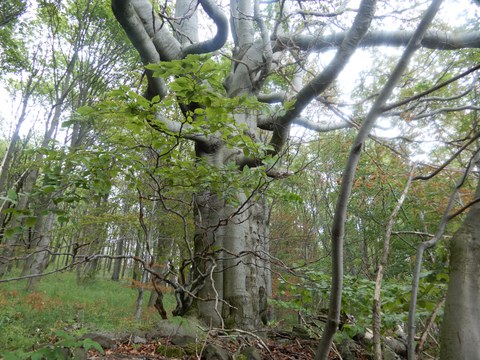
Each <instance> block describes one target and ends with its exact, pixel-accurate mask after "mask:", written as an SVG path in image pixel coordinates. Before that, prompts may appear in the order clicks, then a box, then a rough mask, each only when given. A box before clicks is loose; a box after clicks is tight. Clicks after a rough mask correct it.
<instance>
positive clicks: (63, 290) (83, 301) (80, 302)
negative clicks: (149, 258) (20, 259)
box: [0, 273, 174, 353]
mask: <svg viewBox="0 0 480 360" xmlns="http://www.w3.org/2000/svg"><path fill="white" fill-rule="evenodd" d="M129 285H130V284H129V283H126V282H118V283H116V282H113V281H111V280H107V279H101V278H97V279H95V280H94V281H93V282H92V283H90V284H88V285H82V286H78V285H77V283H76V279H75V274H74V273H63V274H57V275H51V276H47V277H45V278H43V279H42V281H41V282H40V284H39V286H38V291H36V292H32V293H27V292H25V291H24V288H25V282H24V281H19V282H11V283H0V353H1V352H2V351H5V350H17V349H24V350H30V349H32V347H35V346H37V345H39V344H44V343H46V342H48V341H49V340H51V338H52V335H53V334H54V332H55V331H57V330H66V331H69V332H72V333H78V334H81V333H85V332H90V331H109V332H115V333H125V332H130V331H134V330H148V329H149V328H151V327H152V326H153V325H154V323H155V322H156V321H158V320H159V319H160V316H159V315H158V314H157V311H156V310H155V309H152V308H147V307H146V304H147V303H148V299H149V296H150V292H149V291H145V293H144V301H143V303H144V308H143V310H142V319H141V320H140V321H138V322H137V321H135V320H134V317H133V315H134V311H135V301H136V298H137V294H138V291H137V289H134V288H132V287H130V286H129ZM165 299H166V301H165V302H166V304H165V306H166V307H167V310H168V309H171V308H172V307H173V306H174V305H173V297H171V296H166V297H165Z"/></svg>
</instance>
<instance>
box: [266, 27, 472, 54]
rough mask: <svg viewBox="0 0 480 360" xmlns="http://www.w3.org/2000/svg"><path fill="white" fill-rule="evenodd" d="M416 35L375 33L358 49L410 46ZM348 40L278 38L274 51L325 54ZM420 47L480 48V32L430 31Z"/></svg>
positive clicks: (336, 36) (337, 36) (335, 36)
mask: <svg viewBox="0 0 480 360" xmlns="http://www.w3.org/2000/svg"><path fill="white" fill-rule="evenodd" d="M412 35H413V33H412V32H411V31H382V30H379V31H372V32H370V33H368V34H366V35H365V37H364V38H363V39H362V41H360V43H359V45H358V47H363V48H366V47H374V46H390V47H403V46H406V45H407V43H408V41H409V40H410V38H411V37H412ZM346 37H347V33H346V32H342V33H335V34H331V35H327V36H312V35H293V36H287V35H285V36H278V37H277V39H276V43H275V45H274V47H273V49H274V51H279V50H281V49H285V48H295V49H299V50H304V51H316V52H323V51H327V50H332V49H336V48H338V47H339V46H340V45H341V44H342V42H343V41H344V39H345V38H346ZM420 46H421V47H423V48H427V49H437V50H458V49H465V48H479V47H480V31H475V32H468V33H447V32H440V31H435V32H433V31H432V32H429V33H427V34H426V35H425V36H424V38H423V39H422V41H421V43H420Z"/></svg>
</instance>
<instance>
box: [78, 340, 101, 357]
mask: <svg viewBox="0 0 480 360" xmlns="http://www.w3.org/2000/svg"><path fill="white" fill-rule="evenodd" d="M82 347H83V348H84V349H85V350H87V351H88V350H90V349H95V350H97V351H98V352H99V353H101V354H103V348H102V346H101V345H100V344H99V343H98V342H96V341H93V340H92V339H85V340H83V342H82Z"/></svg>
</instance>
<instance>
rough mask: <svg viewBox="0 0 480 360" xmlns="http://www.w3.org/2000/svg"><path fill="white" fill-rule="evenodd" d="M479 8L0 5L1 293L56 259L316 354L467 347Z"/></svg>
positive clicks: (472, 328) (15, 1)
mask: <svg viewBox="0 0 480 360" xmlns="http://www.w3.org/2000/svg"><path fill="white" fill-rule="evenodd" d="M479 14H480V7H479V5H478V4H477V3H476V2H475V1H473V0H472V1H468V0H463V1H455V0H445V1H439V0H433V1H426V0H415V1H406V2H403V1H387V0H378V1H375V0H361V1H341V0H338V1H337V0H328V1H326V0H295V1H294V0H231V1H230V2H227V1H219V0H198V1H197V0H171V1H168V0H166V1H156V0H153V1H151V0H111V2H110V1H104V0H2V1H1V3H0V88H1V92H0V96H1V102H0V107H1V112H0V116H1V117H0V121H1V122H0V128H1V131H0V159H1V167H0V293H1V292H2V286H6V285H7V284H10V283H12V282H19V281H22V283H21V284H22V287H23V288H25V290H26V291H27V292H29V293H35V292H36V291H37V290H38V287H39V285H40V284H41V283H42V282H43V281H47V279H49V278H50V277H52V276H55V274H56V273H61V272H68V273H71V274H74V275H75V276H72V277H70V278H69V279H71V281H74V279H75V278H76V284H77V285H78V286H85V285H86V284H89V283H91V282H94V281H96V279H98V278H108V279H111V280H109V281H114V282H122V281H124V282H129V283H131V284H133V287H134V288H135V289H136V292H135V301H136V304H137V306H136V309H135V314H134V317H135V319H137V320H139V321H140V319H141V311H142V307H141V305H142V302H145V303H148V304H149V305H150V306H153V307H154V308H155V309H156V314H155V317H156V318H157V319H158V320H160V319H167V318H171V317H173V316H193V317H195V318H198V319H199V320H201V321H203V323H204V324H205V325H206V326H207V328H208V327H210V328H211V329H233V328H236V329H240V330H243V331H245V332H254V331H255V330H258V329H260V328H273V327H275V328H286V327H291V326H292V325H293V324H296V325H299V326H302V327H303V328H304V329H306V331H307V332H308V333H309V334H310V336H313V337H314V338H317V339H318V341H317V344H316V350H315V359H318V360H320V359H327V358H328V356H329V352H330V351H331V349H332V346H333V348H335V345H334V341H335V344H338V343H339V342H340V341H342V339H345V338H356V337H359V336H361V337H364V336H365V334H371V338H372V339H371V342H370V343H369V345H368V346H366V348H368V349H367V350H368V351H369V352H370V354H371V357H372V358H375V359H383V358H385V357H384V353H383V352H384V351H386V350H385V349H386V347H387V344H386V343H385V342H386V341H387V340H386V339H387V338H389V337H390V338H391V337H393V338H395V339H397V340H399V341H400V340H401V342H402V344H403V345H404V348H405V353H408V359H416V358H419V359H431V358H440V359H443V360H449V359H468V360H474V359H480V348H479V345H478V344H480V311H479V309H480V282H479V281H478V277H479V275H480V262H479V261H478V259H479V258H480V204H479V196H480V182H479V165H480V147H479V145H480V143H479V137H480V128H479V120H478V119H479V117H478V110H479V109H480V107H479V106H480V105H479V99H478V96H479V94H478V91H479V90H480V89H479V82H478V76H479V74H480V72H479V69H480V65H479V60H480V53H479V50H478V49H479V47H480V29H479ZM167 298H169V299H174V302H175V304H174V306H173V308H169V307H168V306H166V305H165V301H166V300H165V299H167ZM0 323H1V322H0ZM332 344H333V345H332ZM389 346H390V345H389ZM0 350H2V349H0Z"/></svg>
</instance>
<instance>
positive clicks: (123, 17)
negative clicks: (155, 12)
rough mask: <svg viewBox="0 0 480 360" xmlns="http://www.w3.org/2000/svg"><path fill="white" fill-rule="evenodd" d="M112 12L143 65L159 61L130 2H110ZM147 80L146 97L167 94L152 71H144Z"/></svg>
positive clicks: (118, 0)
mask: <svg viewBox="0 0 480 360" xmlns="http://www.w3.org/2000/svg"><path fill="white" fill-rule="evenodd" d="M112 10H113V13H114V14H115V17H116V18H117V21H118V22H119V23H120V25H122V27H123V29H124V30H125V32H126V33H127V36H128V38H129V39H130V41H131V43H132V44H133V46H135V48H136V49H137V51H138V53H139V54H140V58H141V59H142V62H143V64H144V65H148V64H155V63H158V62H159V61H160V56H159V54H158V52H157V50H156V48H155V46H154V44H153V42H152V40H151V38H150V36H149V35H148V34H147V32H146V31H145V29H144V27H143V24H142V21H141V19H140V18H139V17H138V16H137V13H136V11H135V8H134V7H133V6H132V4H131V2H130V1H123V0H112ZM146 74H147V78H148V90H147V94H146V97H147V98H150V99H151V98H153V97H154V96H155V95H159V96H160V97H163V96H165V94H166V93H167V91H166V88H165V83H164V81H163V79H160V78H156V77H153V71H151V70H146Z"/></svg>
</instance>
